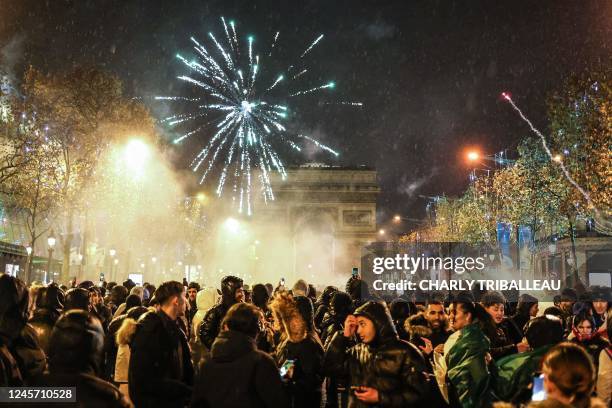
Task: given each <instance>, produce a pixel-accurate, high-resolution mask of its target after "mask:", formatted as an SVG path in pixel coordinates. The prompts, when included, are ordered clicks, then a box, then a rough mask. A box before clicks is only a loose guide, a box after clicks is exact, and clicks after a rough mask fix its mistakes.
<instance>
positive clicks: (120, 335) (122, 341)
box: [113, 306, 148, 403]
mask: <svg viewBox="0 0 612 408" xmlns="http://www.w3.org/2000/svg"><path fill="white" fill-rule="evenodd" d="M147 311H148V310H147V308H146V307H144V306H134V307H132V308H130V309H128V311H127V313H126V314H125V318H124V319H122V320H121V327H119V330H117V334H116V336H114V341H115V342H116V344H117V359H116V363H115V364H114V368H115V372H114V375H113V380H114V382H115V384H117V385H118V386H119V390H120V391H121V392H122V393H123V394H124V395H126V398H128V399H129V388H128V378H129V377H128V372H129V367H130V354H131V353H130V345H131V344H132V339H133V338H134V334H135V333H136V325H137V323H136V322H137V321H138V319H139V318H140V316H142V315H143V314H145V313H146V312H147ZM130 403H131V401H130Z"/></svg>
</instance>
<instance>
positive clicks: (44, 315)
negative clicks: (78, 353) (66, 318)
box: [29, 284, 65, 353]
mask: <svg viewBox="0 0 612 408" xmlns="http://www.w3.org/2000/svg"><path fill="white" fill-rule="evenodd" d="M64 301H65V299H64V292H62V290H61V289H60V288H59V287H58V286H57V285H53V284H52V285H49V286H47V287H46V288H41V289H40V291H39V292H38V296H37V297H36V309H34V313H33V315H32V317H31V318H30V322H29V323H30V325H31V326H32V327H33V328H34V330H35V331H36V334H37V336H38V342H39V343H40V347H41V348H42V349H43V351H44V352H45V353H48V352H49V339H50V338H51V331H52V330H53V326H54V325H55V322H57V319H59V317H60V315H61V313H62V311H63V310H64Z"/></svg>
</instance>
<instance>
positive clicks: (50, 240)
mask: <svg viewBox="0 0 612 408" xmlns="http://www.w3.org/2000/svg"><path fill="white" fill-rule="evenodd" d="M55 243H56V238H55V234H54V233H53V230H51V233H50V234H49V237H47V245H48V246H49V259H48V260H47V273H48V274H50V275H51V277H52V279H53V274H52V272H51V259H52V257H53V250H54V249H55Z"/></svg>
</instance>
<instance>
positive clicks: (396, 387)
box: [324, 301, 428, 408]
mask: <svg viewBox="0 0 612 408" xmlns="http://www.w3.org/2000/svg"><path fill="white" fill-rule="evenodd" d="M354 314H355V316H363V317H365V318H367V319H369V320H371V321H372V323H373V324H374V327H375V328H376V337H375V339H374V340H373V341H372V342H371V343H368V344H365V343H356V342H355V339H349V338H346V337H344V334H343V333H342V332H337V333H336V334H334V336H333V337H332V340H331V342H330V344H329V347H328V349H327V351H326V353H325V363H324V367H325V372H326V374H328V375H330V376H335V377H336V378H339V379H345V380H346V382H347V385H349V386H354V387H359V386H366V387H372V388H374V389H376V390H377V391H378V395H379V403H378V405H377V406H379V407H404V406H418V404H420V403H426V402H427V397H428V386H427V380H426V375H425V370H426V364H425V360H424V358H423V355H422V354H421V352H420V351H419V350H418V349H417V348H416V347H415V346H413V345H412V344H410V343H408V342H406V341H403V340H400V339H399V338H398V336H397V332H396V330H395V326H394V325H393V321H392V319H391V315H390V314H389V310H388V309H387V307H386V306H385V305H384V303H382V302H375V301H370V302H367V303H365V304H364V305H362V306H360V307H359V308H357V310H355V313H354ZM348 406H349V407H350V408H353V407H359V408H361V407H364V408H365V407H368V406H370V405H366V404H364V403H362V402H361V401H359V400H358V399H357V398H356V397H355V395H354V394H353V393H352V392H351V393H350V395H349V405H348Z"/></svg>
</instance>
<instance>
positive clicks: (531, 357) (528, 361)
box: [492, 344, 553, 402]
mask: <svg viewBox="0 0 612 408" xmlns="http://www.w3.org/2000/svg"><path fill="white" fill-rule="evenodd" d="M552 346H553V344H548V345H546V346H542V347H538V348H537V349H535V350H531V351H527V352H524V353H519V354H513V355H510V356H507V357H503V358H500V359H499V360H497V361H496V362H495V366H496V367H497V375H496V376H495V377H494V378H493V382H492V386H493V390H494V391H495V395H496V396H497V397H498V398H500V399H501V400H502V401H512V402H527V401H528V400H529V399H530V398H529V397H531V390H527V387H528V386H529V384H531V382H532V381H533V377H534V375H535V374H536V372H538V370H539V369H540V363H541V362H542V358H543V357H544V355H545V354H546V353H547V352H548V350H550V348H551V347H552ZM526 390H527V391H528V394H529V395H527V399H524V398H521V397H522V396H521V395H520V394H521V393H523V392H525V391H526Z"/></svg>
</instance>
